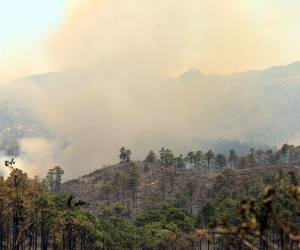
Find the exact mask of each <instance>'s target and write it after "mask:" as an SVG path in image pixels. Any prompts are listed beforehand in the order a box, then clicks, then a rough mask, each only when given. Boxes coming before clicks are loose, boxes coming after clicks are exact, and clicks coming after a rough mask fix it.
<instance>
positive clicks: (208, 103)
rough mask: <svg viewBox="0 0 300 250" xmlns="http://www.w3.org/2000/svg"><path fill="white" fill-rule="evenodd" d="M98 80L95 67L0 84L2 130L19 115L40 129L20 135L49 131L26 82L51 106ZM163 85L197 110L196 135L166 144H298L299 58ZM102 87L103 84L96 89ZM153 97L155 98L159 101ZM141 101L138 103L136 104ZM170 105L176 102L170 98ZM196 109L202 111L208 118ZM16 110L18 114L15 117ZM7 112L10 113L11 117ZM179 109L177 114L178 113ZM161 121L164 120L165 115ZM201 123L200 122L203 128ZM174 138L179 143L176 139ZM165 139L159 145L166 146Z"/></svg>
mask: <svg viewBox="0 0 300 250" xmlns="http://www.w3.org/2000/svg"><path fill="white" fill-rule="evenodd" d="M95 79H96V82H97V83H99V84H101V83H102V81H105V79H106V78H105V77H103V78H101V77H99V73H97V72H94V71H84V70H82V71H81V70H76V69H73V70H64V71H61V72H49V73H45V74H41V75H33V76H28V77H25V78H21V79H17V80H15V81H13V82H12V83H9V84H4V85H1V86H0V107H1V106H2V107H4V108H3V109H2V111H1V113H0V133H2V132H1V131H4V130H3V128H4V125H3V124H6V125H7V124H10V125H9V126H11V127H14V128H13V130H15V131H17V130H16V128H17V126H19V121H18V119H22V120H23V121H28V123H29V124H30V126H31V127H32V130H38V131H35V132H30V133H20V136H19V137H22V136H32V135H35V134H38V135H43V133H44V132H41V131H47V129H48V128H47V125H46V124H43V121H40V120H39V118H37V116H36V115H35V111H33V110H32V105H30V103H29V102H28V101H30V99H31V96H30V94H31V93H30V90H27V86H31V87H33V88H34V90H36V89H37V90H42V91H43V93H44V94H45V95H47V97H49V100H50V102H49V103H50V105H52V104H55V101H56V96H57V95H61V96H63V94H64V93H68V92H69V93H72V91H73V90H74V89H75V90H77V92H80V91H78V89H80V88H83V89H84V88H86V87H88V86H89V84H90V83H91V82H95V81H94V80H95ZM99 79H100V80H99ZM142 83H143V82H142V81H141V84H142ZM165 84H168V88H169V89H170V90H171V91H173V88H174V89H176V88H177V89H178V88H179V91H178V90H176V91H178V92H175V95H176V96H175V97H174V99H172V101H174V104H176V105H178V103H179V102H177V100H178V99H179V100H180V99H181V98H183V99H182V100H181V102H180V106H179V107H180V112H181V113H182V114H183V115H184V114H186V113H188V112H191V110H192V111H193V113H194V114H193V119H192V120H191V121H190V123H191V124H194V128H196V129H195V132H193V133H194V134H192V135H189V136H188V137H187V138H185V140H182V139H181V138H178V139H177V138H176V140H172V138H166V139H165V140H164V141H166V142H169V144H167V145H166V146H170V147H172V146H173V145H174V148H175V149H176V148H178V149H180V150H182V151H184V150H183V149H185V148H186V149H188V148H191V147H195V148H196V147H199V148H202V147H203V148H204V146H205V145H204V143H205V144H206V145H209V147H212V148H213V149H214V150H216V151H219V150H218V149H220V151H222V148H227V146H222V145H230V147H237V148H235V149H236V150H238V148H243V149H242V150H241V153H244V152H245V151H247V150H248V148H249V147H251V145H252V144H251V143H248V146H245V145H247V142H253V145H255V146H256V147H257V145H260V146H262V147H264V146H263V145H270V146H272V145H278V144H282V143H283V142H290V141H291V142H293V143H295V140H296V141H297V140H298V139H297V138H298V137H299V138H300V126H299V124H300V98H299V96H300V62H295V63H292V64H289V65H286V66H275V67H270V68H268V69H264V70H253V71H246V72H241V73H234V74H229V75H218V74H210V75H205V74H203V73H201V71H200V70H197V69H190V70H188V71H187V72H185V73H183V74H182V75H180V76H178V77H177V78H176V79H171V80H170V81H167V82H166V83H165ZM173 86H174V87H173ZM16 90H20V91H16ZM23 90H24V96H25V97H24V100H23V99H19V100H17V99H16V98H15V97H14V96H15V95H14V94H15V93H14V92H18V93H17V94H18V96H21V97H22V96H23V92H22V91H23ZM100 90H101V88H99V89H97V91H100ZM37 93H38V92H37ZM155 93H157V96H156V97H155V98H158V99H159V98H160V96H159V91H156V92H155ZM129 94H130V93H127V92H126V93H124V95H128V96H127V98H128V100H132V98H131V96H130V95H129ZM171 94H174V93H171ZM109 95H110V93H108V98H107V99H108V100H110V98H114V95H112V96H111V97H110V96H109ZM26 98H27V99H26ZM51 98H52V99H51ZM155 98H154V99H152V101H155ZM7 100H9V102H10V109H9V110H6V111H5V110H4V109H6V108H5V105H4V103H5V102H7ZM138 100H139V99H138ZM140 104H141V103H135V106H140ZM168 105H170V106H172V103H168ZM198 109H201V110H202V113H204V117H202V116H203V114H202V113H200V112H198ZM12 110H14V111H16V114H18V113H19V114H20V115H17V116H12V113H13V112H12ZM24 110H26V111H24ZM160 111H161V110H157V112H160ZM8 113H11V115H10V116H8V115H7V114H8ZM181 113H178V116H180V114H181ZM150 116H153V114H150ZM33 117H34V118H33ZM159 117H160V116H159ZM179 118H180V117H179ZM166 119H167V118H166ZM182 119H185V118H182ZM187 119H190V118H187ZM158 122H159V123H161V124H164V121H163V120H160V121H158ZM188 122H189V120H187V123H188ZM40 124H43V126H40ZM203 124H204V125H203ZM197 126H199V133H198V131H197ZM1 128H2V130H1ZM45 133H46V132H45ZM202 135H205V137H202ZM167 136H168V135H166V137H167ZM204 138H205V139H204ZM218 138H219V139H220V140H218ZM139 139H140V138H139ZM139 139H137V142H136V145H137V144H138V141H141V142H143V141H145V139H144V138H142V139H140V140H139ZM164 141H163V142H164ZM174 141H176V144H177V145H175V144H173V142H174ZM234 141H242V142H245V144H244V145H243V143H233V142H234ZM163 142H162V143H161V145H160V146H164V143H163ZM299 142H300V140H299ZM190 145H191V146H190ZM260 146H258V147H260ZM137 147H138V146H137ZM145 150H146V149H145ZM142 151H144V150H142ZM222 153H227V152H222Z"/></svg>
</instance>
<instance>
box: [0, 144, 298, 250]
mask: <svg viewBox="0 0 300 250" xmlns="http://www.w3.org/2000/svg"><path fill="white" fill-rule="evenodd" d="M298 150H299V148H298V147H293V146H289V145H288V147H286V146H284V147H282V149H280V150H279V151H278V152H275V153H272V155H273V156H274V155H278V157H279V156H280V157H279V158H278V161H276V163H277V164H278V165H279V164H286V165H294V164H296V163H297V162H298V160H299V158H298V153H297V154H296V153H295V152H298ZM130 155H131V152H130V150H128V149H125V148H121V150H120V162H121V163H120V165H119V168H121V169H122V170H123V172H116V173H115V174H114V175H113V176H110V178H107V180H106V182H105V183H106V184H105V186H101V190H99V193H100V194H101V197H102V199H103V200H104V201H105V202H104V205H103V206H100V207H98V208H97V209H96V210H94V212H93V213H90V212H89V209H90V204H87V203H85V202H84V201H82V200H78V199H76V198H75V197H74V196H72V195H69V194H63V193H61V192H60V189H61V179H62V175H63V173H64V172H63V170H62V169H61V168H60V167H58V166H57V167H54V168H53V169H50V170H49V172H48V174H47V176H46V177H45V179H43V180H39V179H38V178H34V179H30V178H28V176H27V175H26V173H24V172H22V171H21V170H20V169H17V168H15V167H14V161H13V160H12V161H7V162H5V165H6V167H8V168H10V170H11V173H10V175H9V176H8V177H7V178H3V177H2V178H1V179H0V249H43V250H46V249H57V250H58V249H69V250H76V249H298V247H299V246H298V245H299V242H300V235H298V230H299V225H298V222H299V215H300V214H299V213H300V209H299V208H300V207H299V205H300V187H299V186H298V183H297V178H296V175H295V171H296V170H297V168H295V169H293V168H290V167H288V166H283V167H280V168H278V169H281V171H279V172H278V174H277V176H274V175H271V174H269V173H268V172H267V171H266V172H264V174H261V173H259V175H260V177H261V178H257V176H255V175H254V176H252V177H251V176H250V175H247V176H244V175H238V174H237V172H236V171H237V170H234V169H233V167H235V168H242V166H243V165H241V162H244V160H245V162H247V164H249V165H247V166H249V167H255V166H257V165H258V164H262V165H265V164H266V165H267V166H268V165H269V164H270V166H271V165H273V164H274V163H275V160H274V161H273V160H272V163H273V164H271V163H270V161H269V159H270V158H269V156H270V155H271V154H269V153H266V152H264V153H263V156H261V155H260V153H258V152H257V151H255V150H253V151H251V152H250V153H249V155H247V156H243V157H239V156H237V155H236V154H234V153H233V152H231V153H230V154H229V157H227V156H218V155H217V156H215V155H214V153H213V152H212V151H209V152H207V153H205V154H202V156H201V157H200V155H201V154H200V153H199V152H195V153H188V154H187V156H186V157H183V156H181V155H179V156H177V157H175V156H174V155H173V153H172V152H171V151H170V150H168V149H164V148H162V149H161V150H160V152H159V157H158V158H157V157H156V156H155V153H154V152H153V151H150V152H149V154H148V155H147V157H146V159H145V164H144V165H143V166H144V169H143V171H144V172H145V173H148V174H149V176H150V178H152V179H151V181H153V186H156V187H157V189H152V186H150V187H148V186H146V187H145V188H144V190H143V194H142V195H143V196H144V197H143V202H140V196H141V194H140V186H141V181H142V178H141V176H140V170H139V168H138V166H137V165H136V163H135V162H132V161H131V159H130ZM195 155H196V156H195ZM233 155H235V157H232V156H233ZM242 158H243V160H242ZM192 159H193V160H192ZM195 159H196V160H195ZM199 159H201V160H199ZM233 159H235V160H234V161H233ZM272 159H275V158H272ZM259 161H260V162H259ZM221 162H222V166H221ZM250 162H251V164H250ZM228 167H231V168H228ZM261 168H262V167H261ZM267 168H268V167H266V169H267ZM191 169H192V170H191ZM208 169H218V170H219V169H221V170H222V171H219V172H217V173H216V175H215V176H214V177H213V181H212V183H211V185H209V186H208V187H207V190H206V192H205V196H204V197H202V199H201V204H197V206H196V203H198V202H199V199H196V194H197V192H199V189H203V188H204V187H203V186H201V185H199V183H200V182H201V180H200V181H199V180H197V175H196V172H197V171H206V172H207V170H208ZM253 169H255V171H258V170H257V168H253ZM286 170H288V171H286ZM186 172H191V173H192V176H191V175H184V174H185V173H186ZM180 174H182V175H183V176H184V178H183V179H185V181H184V182H182V183H180V185H179V184H178V183H177V182H176V180H177V177H176V176H177V175H180ZM155 183H157V184H155ZM181 184H182V185H181ZM172 185H173V187H172ZM178 185H179V186H180V187H177V188H175V186H178ZM172 189H174V192H173V193H172V194H170V192H168V190H172ZM196 207H197V209H195V208H196Z"/></svg>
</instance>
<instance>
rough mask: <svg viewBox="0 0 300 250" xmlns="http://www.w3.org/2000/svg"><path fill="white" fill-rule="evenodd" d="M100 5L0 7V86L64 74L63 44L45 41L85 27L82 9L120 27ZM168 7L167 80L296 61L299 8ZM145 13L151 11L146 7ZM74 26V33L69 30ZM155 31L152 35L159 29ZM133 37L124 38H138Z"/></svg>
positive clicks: (238, 1) (246, 0)
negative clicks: (175, 41) (172, 53)
mask: <svg viewBox="0 0 300 250" xmlns="http://www.w3.org/2000/svg"><path fill="white" fill-rule="evenodd" d="M106 2H107V1H104V0H51V1H40V0H26V1H19V0H10V1H8V0H0V5H1V8H0V66H1V67H0V68H1V69H0V81H1V82H3V81H9V80H12V79H14V78H18V77H20V76H22V75H27V74H36V73H41V72H44V71H52V70H56V69H57V68H58V69H59V68H66V67H68V66H69V65H61V63H57V61H59V60H61V59H58V60H57V59H56V58H55V57H56V56H57V55H56V54H55V53H56V52H55V51H53V47H59V46H61V47H62V46H63V44H64V42H63V41H62V42H61V44H62V45H59V44H57V43H59V41H55V43H56V44H55V45H54V46H53V45H51V43H52V42H51V41H50V42H49V40H50V39H49V37H53V36H55V34H56V33H59V32H60V30H62V29H63V27H64V26H66V25H67V23H68V22H69V20H70V19H72V21H73V22H74V26H73V29H74V30H72V31H70V32H71V33H76V30H75V29H78V30H80V28H82V27H83V25H82V24H79V23H77V22H86V23H88V22H89V21H88V20H89V19H91V18H90V17H89V14H88V12H90V10H88V8H91V9H94V10H93V13H92V14H91V16H93V15H94V16H96V14H95V12H98V14H99V15H100V16H101V15H103V16H105V15H106V14H107V13H110V14H111V16H113V17H114V18H116V17H115V16H116V15H119V16H118V18H119V19H120V20H121V19H122V18H124V17H122V12H121V11H120V10H119V6H122V4H121V2H122V1H121V2H120V1H119V2H118V1H111V3H110V4H107V3H106ZM123 2H124V1H123ZM150 2H151V1H148V0H144V1H140V2H139V3H138V4H137V5H140V6H138V7H136V8H132V11H131V12H130V15H131V17H132V18H133V19H135V17H137V18H136V19H138V18H139V14H140V13H141V12H143V11H144V9H145V8H146V6H148V5H149V3H150ZM154 2H155V1H154ZM164 2H165V3H167V2H168V1H164ZM173 2H174V4H172V7H170V8H174V9H175V8H178V10H176V11H174V12H173V14H170V13H169V12H170V10H168V9H161V11H163V12H165V16H166V18H169V19H170V26H172V25H173V24H171V22H174V24H175V23H176V25H181V26H182V27H179V28H178V36H181V37H184V39H182V38H179V39H181V40H182V41H181V42H182V44H181V45H180V46H181V47H180V48H178V59H177V62H176V64H174V63H173V64H172V65H171V63H170V65H169V66H168V67H166V69H164V72H166V73H167V74H177V73H179V72H181V71H185V70H187V69H189V68H199V69H200V70H201V71H203V72H204V73H223V74H227V73H232V72H240V71H245V70H250V69H259V68H265V67H269V66H272V65H276V64H287V63H291V62H293V61H296V60H298V59H300V45H299V44H300V35H299V32H298V23H300V17H299V15H298V13H297V10H298V9H299V7H300V2H299V1H296V0H272V1H271V0H221V1H220V0H211V1H208V0H200V1H199V0H186V1H179V0H175V1H173ZM125 3H126V4H125V5H124V6H125V7H126V8H127V7H128V6H131V5H134V1H132V0H127V2H126V1H125ZM153 5H155V4H153ZM163 5H164V4H162V5H161V6H163ZM141 6H144V7H145V8H143V7H141ZM158 8H160V6H158ZM162 8H163V7H162ZM81 9H85V10H86V11H87V13H85V14H84V16H82V14H81V13H80V11H78V10H81ZM148 9H149V10H150V11H149V12H151V8H148ZM146 11H147V10H146ZM152 11H154V12H153V13H152V14H153V15H154V16H153V18H154V19H155V18H160V17H158V16H157V17H155V15H160V13H159V12H157V13H156V12H155V11H156V9H152ZM138 12H139V13H138ZM145 13H147V12H145ZM125 18H126V17H125ZM176 18H178V19H179V21H178V22H177V21H176V20H174V19H176ZM114 21H115V22H118V21H117V19H115V20H110V22H108V23H107V25H111V26H112V29H113V27H114V25H115V23H114ZM125 23H126V21H125ZM77 24H79V25H78V26H79V27H76V26H75V25H77ZM89 25H90V24H89ZM127 25H129V26H130V25H131V26H132V28H134V27H135V24H134V23H130V22H128V23H127ZM91 26H92V25H91ZM145 28H147V27H145ZM157 28H158V29H159V25H158V26H157ZM173 28H174V27H172V28H171V29H173ZM108 29H109V27H108ZM125 31H126V29H125ZM65 32H69V31H66V30H65ZM139 32H140V31H137V32H136V33H135V34H131V36H137V37H138V36H140V33H139ZM164 32H168V30H167V29H166V30H165V31H164ZM172 32H173V31H172ZM174 33H175V32H174ZM63 36H66V35H65V34H63ZM162 36H163V35H162ZM69 37H70V38H71V37H72V35H69ZM73 38H74V37H73ZM99 39H101V38H99ZM69 42H70V41H69ZM154 42H155V41H154ZM49 44H50V45H49ZM108 46H109V45H108ZM49 47H50V49H49ZM53 57H54V59H53Z"/></svg>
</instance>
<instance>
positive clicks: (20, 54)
mask: <svg viewBox="0 0 300 250" xmlns="http://www.w3.org/2000/svg"><path fill="white" fill-rule="evenodd" d="M68 2H69V1H68V0H51V1H40V0H26V1H19V0H0V66H1V69H0V80H1V79H2V80H13V79H14V78H16V77H20V76H22V75H26V74H34V73H38V72H41V71H47V70H48V69H49V66H48V64H47V61H48V59H47V58H48V55H47V53H46V51H45V49H44V46H43V40H44V39H45V37H46V36H47V34H48V33H49V32H52V31H53V30H55V28H57V26H58V25H59V24H60V23H61V21H62V18H63V15H64V8H65V7H66V5H67V3H68ZM32 55H34V56H32ZM29 59H30V60H29Z"/></svg>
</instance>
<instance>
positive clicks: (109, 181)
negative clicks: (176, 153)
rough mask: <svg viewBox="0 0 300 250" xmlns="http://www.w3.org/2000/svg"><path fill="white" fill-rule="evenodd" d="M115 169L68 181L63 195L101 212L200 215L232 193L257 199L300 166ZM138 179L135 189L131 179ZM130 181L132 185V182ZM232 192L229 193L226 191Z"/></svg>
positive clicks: (137, 166)
mask: <svg viewBox="0 0 300 250" xmlns="http://www.w3.org/2000/svg"><path fill="white" fill-rule="evenodd" d="M134 165H135V167H134V171H133V170H132V167H131V166H130V165H120V164H118V165H113V166H109V167H106V168H103V169H99V170H96V171H95V172H93V173H91V174H89V175H84V176H82V177H80V178H78V179H74V180H71V181H67V182H65V183H64V184H63V185H62V191H63V192H66V193H68V194H71V195H74V196H76V197H78V198H79V199H82V200H84V201H85V202H87V203H88V204H89V205H88V209H90V210H91V211H93V212H97V210H99V209H100V208H102V207H104V206H106V205H108V204H111V203H114V202H120V203H122V204H125V205H128V206H129V207H132V208H141V209H145V208H153V207H158V206H159V204H161V203H171V204H176V205H177V206H179V207H183V208H186V209H187V210H188V211H192V213H197V212H198V211H199V210H200V209H201V208H202V207H203V206H204V205H205V204H207V203H208V202H209V201H210V200H212V199H216V197H218V196H220V197H222V195H224V197H228V193H231V196H232V197H233V198H241V197H243V196H246V195H254V196H255V195H257V194H258V193H259V192H260V191H262V187H263V184H266V183H268V181H270V180H271V179H273V178H275V176H276V174H278V172H279V170H283V171H284V172H288V171H290V170H293V171H295V172H296V173H298V174H299V173H300V166H291V167H288V166H276V167H275V166H273V167H255V168H250V169H243V170H238V169H236V170H233V169H226V170H224V171H223V172H220V171H208V170H181V171H178V170H176V169H175V168H173V167H169V168H165V167H162V166H160V165H159V164H158V165H156V166H148V165H146V164H145V163H143V162H135V163H134ZM133 175H134V176H138V180H137V182H136V183H137V184H136V186H134V185H133V184H132V183H133V182H132V179H131V178H132V177H133ZM130 180H131V181H130ZM227 189H228V190H229V191H226V190H227Z"/></svg>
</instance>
